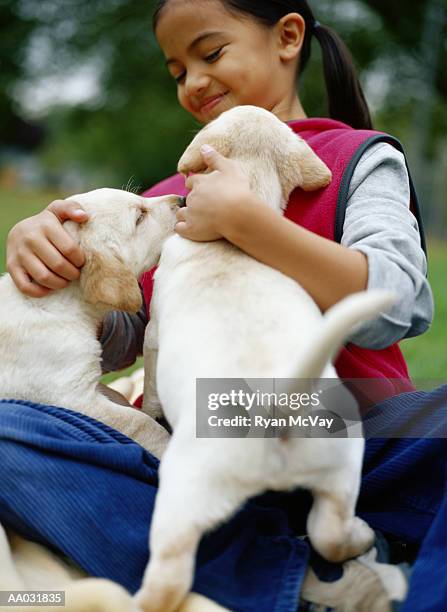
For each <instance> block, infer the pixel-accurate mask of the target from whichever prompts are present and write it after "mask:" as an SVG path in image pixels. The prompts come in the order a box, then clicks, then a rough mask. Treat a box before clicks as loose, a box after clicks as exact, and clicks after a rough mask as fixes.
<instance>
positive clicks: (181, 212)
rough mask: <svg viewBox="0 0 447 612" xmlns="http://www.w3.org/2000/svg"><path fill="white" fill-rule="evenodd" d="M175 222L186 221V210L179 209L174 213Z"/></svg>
mask: <svg viewBox="0 0 447 612" xmlns="http://www.w3.org/2000/svg"><path fill="white" fill-rule="evenodd" d="M176 218H177V221H186V209H185V208H179V209H178V211H177V212H176Z"/></svg>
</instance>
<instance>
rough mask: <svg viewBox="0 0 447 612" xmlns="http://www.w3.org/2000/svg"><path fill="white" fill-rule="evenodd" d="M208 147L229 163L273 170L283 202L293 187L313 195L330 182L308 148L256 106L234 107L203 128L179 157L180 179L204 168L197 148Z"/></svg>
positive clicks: (279, 122) (279, 121)
mask: <svg viewBox="0 0 447 612" xmlns="http://www.w3.org/2000/svg"><path fill="white" fill-rule="evenodd" d="M203 144H209V145H211V146H212V147H214V148H215V149H216V150H217V151H218V152H219V153H221V154H222V155H224V156H225V157H229V158H230V159H237V160H240V161H242V162H244V161H250V162H253V161H255V162H256V161H258V164H259V167H260V172H261V174H262V166H263V164H269V165H270V166H272V167H274V168H275V170H276V172H277V174H278V177H279V182H280V184H281V188H282V192H283V196H284V198H285V199H286V201H287V200H288V198H289V195H290V193H291V192H292V191H293V189H295V188H296V187H301V189H304V191H314V190H316V189H320V187H325V186H326V185H328V184H329V183H330V181H331V178H332V175H331V172H330V170H329V168H328V167H327V166H326V164H324V163H323V162H322V161H321V159H320V158H319V157H318V156H317V155H316V154H315V153H314V152H313V150H312V149H311V148H310V147H309V145H308V144H307V143H306V142H305V141H304V140H303V139H302V138H300V137H299V136H297V135H296V134H295V133H294V132H293V130H292V129H291V128H290V127H289V126H288V125H287V124H286V123H284V122H282V121H281V120H280V119H278V118H277V117H276V116H275V115H273V113H270V112H269V111H267V110H265V109H263V108H258V107H256V106H236V107H235V108H232V109H231V110H229V111H226V112H224V113H222V114H221V115H219V117H218V118H217V119H215V120H214V121H212V122H211V123H209V124H208V125H206V126H205V127H204V128H203V129H202V130H201V131H200V132H199V133H198V134H197V135H196V136H195V138H194V139H193V141H192V142H191V144H190V145H189V146H188V148H187V149H186V151H185V152H184V153H183V155H182V157H181V158H180V161H179V164H178V171H179V172H180V173H182V174H184V175H187V174H189V173H190V172H203V171H204V170H205V169H206V167H205V164H204V162H203V158H202V155H201V153H200V147H201V146H202V145H203Z"/></svg>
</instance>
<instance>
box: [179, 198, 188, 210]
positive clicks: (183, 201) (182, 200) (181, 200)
mask: <svg viewBox="0 0 447 612" xmlns="http://www.w3.org/2000/svg"><path fill="white" fill-rule="evenodd" d="M178 206H179V208H185V206H186V197H185V196H179V199H178Z"/></svg>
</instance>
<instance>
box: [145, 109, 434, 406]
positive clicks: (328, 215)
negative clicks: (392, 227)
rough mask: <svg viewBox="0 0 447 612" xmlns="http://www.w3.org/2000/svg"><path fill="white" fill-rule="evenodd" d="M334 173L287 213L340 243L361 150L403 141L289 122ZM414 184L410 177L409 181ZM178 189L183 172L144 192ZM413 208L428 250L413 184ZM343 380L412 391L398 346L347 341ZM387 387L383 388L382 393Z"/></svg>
mask: <svg viewBox="0 0 447 612" xmlns="http://www.w3.org/2000/svg"><path fill="white" fill-rule="evenodd" d="M289 125H290V127H291V128H292V129H293V130H294V132H295V133H297V134H299V135H300V136H301V137H302V138H304V140H306V141H307V142H308V144H309V145H310V146H311V147H312V149H313V150H314V151H315V152H316V154H317V155H318V156H319V157H320V158H321V159H322V160H323V161H324V162H325V163H326V164H327V166H328V167H329V168H330V169H331V171H332V176H333V178H332V182H331V183H330V184H329V185H328V186H327V187H326V188H325V189H320V190H318V191H315V192H307V193H306V192H304V191H302V190H301V189H299V188H298V189H296V190H295V191H294V192H293V193H292V195H291V196H290V199H289V203H288V205H287V210H286V212H285V216H286V217H287V218H288V219H290V220H292V221H294V222H295V223H298V224H299V225H302V226H303V227H305V228H307V229H309V230H311V231H313V232H315V233H316V234H319V235H320V236H323V237H325V238H329V239H330V240H335V241H337V242H340V239H341V236H342V232H343V223H344V218H345V209H346V201H347V195H348V189H349V184H350V181H351V178H352V174H353V172H354V170H355V167H356V165H357V163H358V161H359V159H360V157H361V155H362V154H363V152H364V151H365V150H366V149H367V148H368V147H370V146H371V145H372V144H375V143H377V142H381V141H382V142H389V143H390V144H392V145H393V146H395V147H396V148H398V149H399V150H402V147H401V145H400V143H399V142H398V141H397V140H395V139H394V138H392V137H390V136H388V135H386V134H382V133H379V132H374V131H369V130H354V129H352V128H350V127H349V126H347V125H345V124H344V123H341V122H339V121H334V120H332V119H304V120H300V121H292V122H290V123H289ZM410 184H411V181H410ZM170 193H175V194H178V195H186V194H187V191H186V189H185V184H184V179H183V177H182V176H181V175H178V174H177V175H175V176H173V177H170V178H168V179H166V180H164V181H162V182H161V183H158V184H157V185H155V186H154V187H152V189H150V190H148V191H146V192H145V193H144V194H143V195H144V196H146V197H154V196H159V195H167V194H170ZM411 195H412V202H411V205H412V209H413V212H414V214H415V216H416V218H417V220H418V222H419V228H420V231H421V240H422V245H423V247H424V248H425V242H424V236H423V230H422V224H421V219H420V214H419V209H418V205H417V199H416V195H415V192H414V188H413V185H412V184H411ZM152 275H153V271H151V272H147V273H146V274H144V275H143V277H142V285H143V291H144V296H145V300H146V304H147V305H148V307H149V303H150V299H151V295H152ZM335 367H336V369H337V372H338V375H339V376H340V377H341V378H348V379H349V378H381V379H400V381H399V383H398V382H397V381H395V383H393V382H391V381H389V382H388V383H387V382H386V381H385V380H383V383H384V385H385V386H386V387H388V392H387V393H385V395H388V394H389V395H392V394H394V393H396V391H404V390H410V389H413V386H412V384H411V381H410V380H409V374H408V369H407V365H406V363H405V360H404V358H403V355H402V353H401V351H400V349H399V347H398V345H397V344H393V345H392V346H390V347H388V348H386V349H383V350H379V351H375V350H370V349H364V348H360V347H359V346H356V345H354V344H347V345H346V346H345V347H344V348H343V349H342V350H341V352H340V354H339V356H338V359H337V361H336V362H335ZM383 391H384V389H382V392H383Z"/></svg>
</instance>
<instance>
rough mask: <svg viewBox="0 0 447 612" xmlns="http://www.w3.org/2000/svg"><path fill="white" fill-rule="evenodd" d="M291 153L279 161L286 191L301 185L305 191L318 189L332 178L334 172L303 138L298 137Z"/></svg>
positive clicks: (281, 177)
mask: <svg viewBox="0 0 447 612" xmlns="http://www.w3.org/2000/svg"><path fill="white" fill-rule="evenodd" d="M295 139H296V140H295V142H294V143H293V145H292V147H291V148H290V150H289V153H288V154H286V155H284V156H283V157H280V159H279V161H278V162H277V167H278V173H279V176H280V180H281V184H282V186H283V190H284V193H285V195H286V197H287V198H288V197H289V195H290V193H291V192H292V191H293V190H294V189H295V188H296V187H301V189H303V190H304V191H316V190H317V189H321V187H326V185H329V183H330V182H331V180H332V173H331V171H330V170H329V168H328V167H327V166H326V164H325V163H324V162H323V161H322V160H321V159H320V158H319V157H318V155H316V154H315V153H314V152H313V150H312V149H311V148H310V146H309V145H308V144H307V142H305V141H304V140H303V139H302V138H298V139H297V138H296V136H295Z"/></svg>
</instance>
